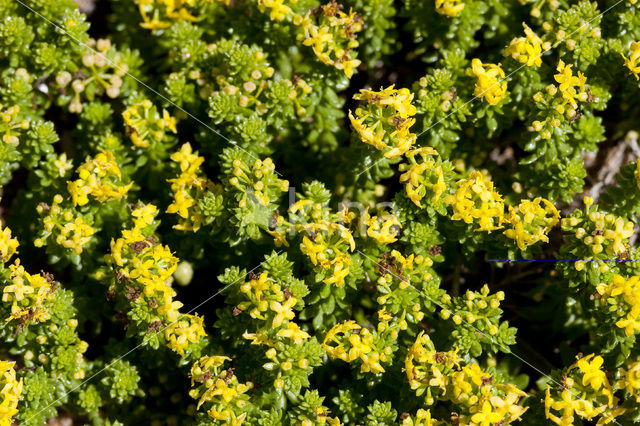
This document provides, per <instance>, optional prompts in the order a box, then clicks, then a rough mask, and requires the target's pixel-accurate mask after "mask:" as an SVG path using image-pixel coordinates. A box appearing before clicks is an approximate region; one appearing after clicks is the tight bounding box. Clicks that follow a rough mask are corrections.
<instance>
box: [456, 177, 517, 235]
mask: <svg viewBox="0 0 640 426" xmlns="http://www.w3.org/2000/svg"><path fill="white" fill-rule="evenodd" d="M457 186H458V188H457V190H456V192H455V194H453V195H449V196H447V197H445V199H444V201H445V203H447V204H450V205H452V206H453V211H454V213H453V215H452V216H451V219H453V220H463V221H464V222H465V223H473V222H474V220H478V221H479V226H478V228H477V229H476V231H488V232H490V231H493V230H496V229H500V228H502V224H503V223H504V202H503V201H502V196H501V195H500V194H499V193H497V192H496V191H495V190H494V189H493V182H492V181H491V180H489V179H487V178H485V177H484V175H483V174H482V173H480V172H479V171H473V172H471V173H470V174H469V177H468V178H467V179H462V180H460V181H458V183H457Z"/></svg>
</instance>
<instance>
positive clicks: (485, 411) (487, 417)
mask: <svg viewBox="0 0 640 426" xmlns="http://www.w3.org/2000/svg"><path fill="white" fill-rule="evenodd" d="M502 417H503V415H502V414H501V413H499V412H496V411H493V407H492V406H491V403H490V402H489V401H486V400H485V401H484V402H483V403H482V408H481V410H480V411H479V412H478V413H476V414H474V415H473V416H471V420H472V421H473V422H474V423H477V424H478V425H480V426H490V425H493V424H495V423H497V422H499V421H501V420H502Z"/></svg>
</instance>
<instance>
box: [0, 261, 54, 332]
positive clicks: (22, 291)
mask: <svg viewBox="0 0 640 426" xmlns="http://www.w3.org/2000/svg"><path fill="white" fill-rule="evenodd" d="M9 269H10V270H11V273H10V275H9V280H10V283H9V284H8V285H6V286H5V287H4V289H3V290H2V301H3V302H5V303H11V315H10V316H9V318H7V319H6V320H7V321H11V320H14V319H17V320H19V321H20V323H21V324H22V325H27V324H28V323H29V322H32V321H38V322H45V321H47V320H49V318H50V317H51V315H50V314H49V309H48V306H47V305H48V302H50V301H52V300H53V299H54V298H55V295H54V294H53V292H54V291H55V287H54V285H53V284H54V283H52V282H49V281H48V280H47V279H46V278H45V277H43V276H42V275H40V274H36V275H31V274H29V273H28V272H26V271H25V269H24V266H22V265H20V259H16V260H15V261H14V263H13V264H11V265H9Z"/></svg>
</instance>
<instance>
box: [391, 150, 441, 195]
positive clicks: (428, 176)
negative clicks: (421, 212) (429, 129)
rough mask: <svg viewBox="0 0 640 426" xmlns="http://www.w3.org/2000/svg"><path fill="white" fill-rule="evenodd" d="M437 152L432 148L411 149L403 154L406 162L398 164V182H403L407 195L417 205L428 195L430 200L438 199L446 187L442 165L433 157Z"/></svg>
mask: <svg viewBox="0 0 640 426" xmlns="http://www.w3.org/2000/svg"><path fill="white" fill-rule="evenodd" d="M437 155H438V152H437V151H436V150H434V149H433V148H428V147H423V148H417V149H413V150H411V151H409V152H407V153H406V154H405V156H406V158H407V163H403V164H400V166H399V169H400V171H402V172H404V173H403V174H402V175H400V183H404V184H405V190H406V191H407V197H409V199H410V200H411V201H412V202H413V203H414V204H415V205H416V206H418V207H422V203H421V200H422V199H423V198H424V197H426V196H428V197H429V198H430V199H431V201H432V202H436V201H438V199H439V198H440V196H441V195H442V193H443V192H444V191H445V189H446V185H445V182H444V173H443V171H442V166H441V165H438V163H437V162H436V160H435V159H434V158H433V157H435V156H437Z"/></svg>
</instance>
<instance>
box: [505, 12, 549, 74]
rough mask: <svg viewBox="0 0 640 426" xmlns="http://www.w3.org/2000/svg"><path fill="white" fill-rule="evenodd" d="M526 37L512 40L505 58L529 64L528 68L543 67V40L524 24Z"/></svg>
mask: <svg viewBox="0 0 640 426" xmlns="http://www.w3.org/2000/svg"><path fill="white" fill-rule="evenodd" d="M522 26H523V27H524V32H525V35H526V37H518V38H514V39H513V40H511V44H509V46H508V47H507V49H506V50H505V52H504V56H511V57H512V58H513V59H515V60H517V61H519V62H521V63H523V64H527V66H528V67H530V66H533V65H535V66H536V67H539V66H541V65H542V58H541V56H542V40H541V39H540V37H538V36H537V35H536V33H534V32H533V30H532V29H531V28H529V26H528V25H527V24H525V23H524V22H523V23H522Z"/></svg>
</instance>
